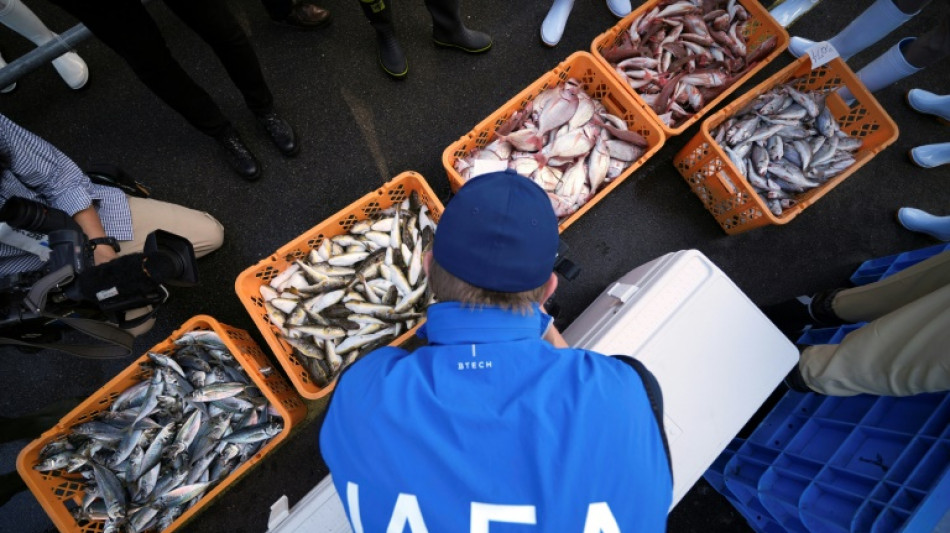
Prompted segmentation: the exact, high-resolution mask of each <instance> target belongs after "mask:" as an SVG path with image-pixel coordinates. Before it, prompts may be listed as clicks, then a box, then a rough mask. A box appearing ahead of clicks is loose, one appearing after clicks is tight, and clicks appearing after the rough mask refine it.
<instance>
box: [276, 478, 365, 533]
mask: <svg viewBox="0 0 950 533" xmlns="http://www.w3.org/2000/svg"><path fill="white" fill-rule="evenodd" d="M287 503H288V500H287V496H281V497H280V499H279V500H277V501H276V502H274V505H271V506H270V517H269V518H268V519H267V533H295V532H300V533H303V532H306V533H350V532H351V531H352V530H351V529H350V522H349V521H348V520H347V519H346V511H344V510H343V502H341V501H340V497H339V495H337V493H336V489H335V488H334V487H333V478H332V477H331V476H327V477H325V478H323V481H321V482H320V483H317V486H316V487H314V488H312V489H310V492H308V493H307V494H306V496H304V497H303V498H301V499H300V501H299V502H297V504H296V505H294V506H293V507H292V508H288V505H287Z"/></svg>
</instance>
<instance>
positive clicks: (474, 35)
mask: <svg viewBox="0 0 950 533" xmlns="http://www.w3.org/2000/svg"><path fill="white" fill-rule="evenodd" d="M461 3H462V0H426V8H428V9H429V14H430V15H432V40H434V41H435V44H437V45H439V46H449V47H453V48H459V49H461V50H464V51H466V52H470V53H475V54H477V53H481V52H487V51H488V49H489V48H491V45H492V39H491V36H490V35H488V34H487V33H482V32H480V31H474V30H470V29H468V28H466V27H465V23H464V22H462V15H461V13H460V10H461V6H460V4H461Z"/></svg>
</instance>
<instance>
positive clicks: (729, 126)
mask: <svg viewBox="0 0 950 533" xmlns="http://www.w3.org/2000/svg"><path fill="white" fill-rule="evenodd" d="M897 135H898V131H897V125H896V124H894V121H893V120H891V117H890V116H888V114H887V113H886V112H885V111H884V109H883V108H882V107H881V105H880V104H879V103H878V102H877V100H875V99H874V96H873V95H871V93H870V92H868V90H867V89H866V88H865V87H864V85H863V84H862V83H861V81H860V80H859V79H858V77H857V75H855V73H854V72H853V71H852V70H851V69H850V68H849V67H848V65H847V64H845V62H844V61H842V60H841V59H840V58H835V59H832V60H831V61H830V62H828V63H827V64H824V65H821V66H819V67H816V68H812V63H811V59H810V58H809V56H808V55H805V56H802V57H801V58H799V59H798V60H797V61H795V62H793V63H791V64H790V65H788V66H787V67H785V68H784V69H782V70H781V71H779V72H777V73H776V74H775V75H773V76H772V77H770V78H769V79H767V80H765V81H764V82H762V83H761V84H759V85H758V86H757V87H755V88H754V89H752V90H751V91H749V92H748V93H746V94H745V95H743V96H742V97H741V98H739V99H737V100H736V101H735V102H733V103H731V104H729V105H728V106H726V107H724V108H723V109H721V110H720V111H719V112H717V113H716V114H714V115H712V116H710V117H709V118H708V119H706V120H705V121H703V124H702V127H701V128H700V131H699V133H697V134H696V136H695V137H693V138H692V139H691V140H690V141H689V142H688V143H687V144H686V146H685V147H683V149H682V150H680V152H679V153H678V154H676V156H675V157H674V158H673V163H674V164H675V165H676V168H677V170H679V172H680V174H682V176H683V178H685V179H686V182H687V183H689V185H690V188H692V190H693V192H694V193H695V194H696V195H697V196H698V197H699V198H700V200H702V202H703V205H704V206H705V207H706V209H707V210H709V212H710V213H712V214H713V216H715V217H716V220H717V221H718V222H719V225H720V226H722V229H723V230H725V231H726V233H729V234H735V233H741V232H743V231H747V230H750V229H752V228H757V227H760V226H765V225H769V224H785V223H787V222H788V221H790V220H792V219H793V218H795V217H796V216H798V214H799V213H801V212H802V211H803V210H805V208H807V207H808V206H810V205H812V204H814V203H815V202H816V201H818V199H820V198H821V197H822V196H824V195H825V194H827V193H828V192H830V191H831V189H833V188H834V187H836V186H837V185H838V184H840V183H841V182H842V181H844V180H845V179H846V178H847V177H848V176H850V175H851V174H853V173H854V172H855V171H857V170H858V169H859V168H861V167H862V166H864V165H865V164H866V163H867V162H868V161H870V160H871V158H873V157H874V156H875V155H877V153H878V152H880V151H881V150H884V149H885V148H886V147H887V146H889V145H890V144H891V143H893V142H894V141H895V140H896V139H897Z"/></svg>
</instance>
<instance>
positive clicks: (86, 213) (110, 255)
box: [73, 205, 118, 265]
mask: <svg viewBox="0 0 950 533" xmlns="http://www.w3.org/2000/svg"><path fill="white" fill-rule="evenodd" d="M73 220H75V221H76V224H79V227H80V228H82V232H83V233H85V234H86V238H88V239H96V238H99V237H105V236H106V230H105V229H104V228H103V227H102V220H101V219H100V218H99V213H97V212H96V208H95V207H93V206H92V205H90V206H89V207H87V208H85V209H83V210H82V211H78V212H77V213H76V214H75V215H73ZM92 257H93V261H94V262H95V264H96V265H101V264H102V263H107V262H109V261H112V260H113V259H115V258H116V257H118V255H117V254H116V252H115V250H113V249H112V248H110V247H108V246H96V249H95V250H94V251H93V252H92Z"/></svg>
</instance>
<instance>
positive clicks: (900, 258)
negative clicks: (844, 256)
mask: <svg viewBox="0 0 950 533" xmlns="http://www.w3.org/2000/svg"><path fill="white" fill-rule="evenodd" d="M947 250H950V243H948V244H937V245H935V246H930V247H927V248H921V249H920V250H912V251H910V252H903V253H899V254H894V255H888V256H886V257H878V258H876V259H869V260H867V261H865V262H864V263H861V266H859V267H858V269H857V270H855V271H854V274H852V275H851V283H854V284H855V285H866V284H868V283H873V282H875V281H879V280H882V279H884V278H886V277H888V276H891V275H893V274H896V273H898V272H900V271H901V270H903V269H905V268H907V267H909V266H913V265H916V264H917V263H919V262H921V261H923V260H924V259H927V258H930V257H933V256H935V255H937V254H939V253H942V252H945V251H947Z"/></svg>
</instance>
